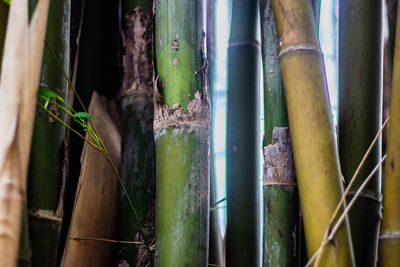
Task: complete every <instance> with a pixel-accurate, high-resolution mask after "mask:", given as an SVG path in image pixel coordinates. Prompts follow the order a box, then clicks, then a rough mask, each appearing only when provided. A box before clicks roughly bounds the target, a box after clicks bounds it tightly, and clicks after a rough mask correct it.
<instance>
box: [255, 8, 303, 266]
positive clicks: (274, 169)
mask: <svg viewBox="0 0 400 267" xmlns="http://www.w3.org/2000/svg"><path fill="white" fill-rule="evenodd" d="M260 18H261V40H262V43H261V51H262V60H263V75H264V117H265V119H264V123H265V126H264V129H265V134H264V154H265V156H264V185H263V191H264V229H263V266H296V265H297V262H298V260H299V251H298V248H299V240H297V238H298V237H299V235H298V231H299V230H300V225H299V220H300V219H299V201H298V191H297V184H296V181H295V172H294V164H293V156H292V153H293V152H292V146H291V142H290V137H289V128H288V118H287V111H286V102H285V93H284V89H283V83H282V77H281V70H280V64H279V51H278V49H279V48H278V34H277V32H276V24H275V18H274V13H273V10H272V4H271V0H264V1H260Z"/></svg>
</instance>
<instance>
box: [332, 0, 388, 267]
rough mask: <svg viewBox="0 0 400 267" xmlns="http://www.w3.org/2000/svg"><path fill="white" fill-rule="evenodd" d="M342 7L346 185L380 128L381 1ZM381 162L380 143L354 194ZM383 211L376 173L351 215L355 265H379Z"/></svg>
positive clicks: (342, 133)
mask: <svg viewBox="0 0 400 267" xmlns="http://www.w3.org/2000/svg"><path fill="white" fill-rule="evenodd" d="M339 2H340V3H339V157H340V163H341V167H342V173H343V176H344V179H345V181H346V183H348V182H350V179H351V177H352V176H353V174H354V172H355V170H356V168H357V166H358V164H359V163H360V161H361V159H362V158H363V156H364V153H365V152H366V151H367V149H368V147H369V145H370V144H371V142H372V140H373V139H374V137H375V135H376V133H377V132H378V131H379V129H380V127H381V125H382V63H383V62H382V53H383V50H382V44H383V42H382V22H381V21H382V1H381V0H376V1H364V0H353V1H344V0H341V1H339ZM380 158H381V140H379V141H378V144H377V145H376V146H375V147H374V149H373V151H372V152H371V155H370V156H369V157H368V159H367V161H366V163H365V164H364V166H363V168H362V169H361V172H360V175H359V176H358V177H359V178H358V179H357V181H356V182H355V184H354V186H353V187H352V188H351V192H355V191H357V189H358V188H359V186H360V184H361V183H362V182H363V179H364V178H366V177H367V176H368V174H369V173H370V172H371V170H372V169H373V168H374V167H375V166H376V164H377V163H378V162H379V160H380ZM352 195H353V194H352V193H350V194H349V196H348V198H347V200H348V201H350V200H351V198H352ZM381 208H382V204H381V175H380V171H378V173H377V174H376V175H375V177H374V178H373V180H372V181H371V182H370V183H369V184H368V186H367V188H366V189H365V190H364V194H363V195H362V196H361V197H360V198H359V199H358V200H357V203H356V206H355V207H354V208H353V209H352V210H351V212H350V213H349V219H350V229H351V235H352V240H353V246H354V256H355V259H356V265H357V266H375V264H376V257H377V249H378V235H379V225H380V220H381ZM366 233H368V234H366Z"/></svg>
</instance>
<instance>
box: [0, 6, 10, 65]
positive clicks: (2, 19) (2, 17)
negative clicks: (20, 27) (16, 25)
mask: <svg viewBox="0 0 400 267" xmlns="http://www.w3.org/2000/svg"><path fill="white" fill-rule="evenodd" d="M8 7H9V5H8V4H6V3H5V2H4V1H0V63H1V60H2V58H3V46H4V38H5V37H6V29H7V20H8ZM0 71H1V64H0Z"/></svg>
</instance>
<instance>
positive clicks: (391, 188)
mask: <svg viewBox="0 0 400 267" xmlns="http://www.w3.org/2000/svg"><path fill="white" fill-rule="evenodd" d="M397 12H398V13H397V26H396V41H395V50H394V59H393V64H394V65H393V80H392V92H391V100H390V101H391V102H390V124H389V135H388V143H387V144H388V146H387V155H388V158H387V161H386V165H385V184H384V185H385V186H384V193H383V204H384V205H383V220H382V225H381V233H380V241H379V265H380V266H384V267H387V266H399V264H400V260H399V257H398V255H399V253H400V212H399V210H400V209H399V206H400V193H399V191H400V173H399V171H398V168H399V166H400V155H399V153H400V124H399V122H400V15H399V14H400V5H399V6H398V11H397Z"/></svg>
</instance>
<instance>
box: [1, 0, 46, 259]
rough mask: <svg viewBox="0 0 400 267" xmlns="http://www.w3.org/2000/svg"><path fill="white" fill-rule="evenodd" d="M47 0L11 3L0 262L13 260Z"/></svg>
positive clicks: (3, 112)
mask: <svg viewBox="0 0 400 267" xmlns="http://www.w3.org/2000/svg"><path fill="white" fill-rule="evenodd" d="M48 6H49V0H40V1H39V2H38V8H36V10H35V13H34V15H33V17H32V20H31V24H30V25H29V22H28V21H29V20H28V1H26V0H13V1H12V3H11V6H10V11H9V17H8V24H7V33H6V40H5V46H4V53H3V59H2V68H1V75H0V77H1V81H0V121H1V127H0V266H1V267H8V266H10V267H11V266H15V265H16V262H17V252H18V245H19V236H20V228H21V219H22V208H23V204H24V202H25V198H26V177H27V171H28V161H29V153H30V147H31V137H32V128H33V117H34V114H35V104H36V94H37V88H38V81H39V74H40V66H41V61H42V53H43V45H44V37H45V31H46V24H47V13H48Z"/></svg>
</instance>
